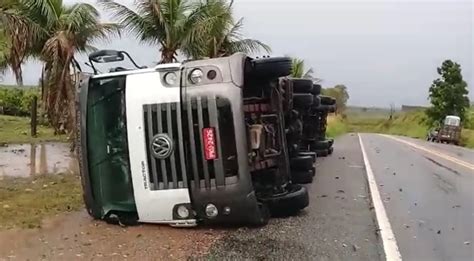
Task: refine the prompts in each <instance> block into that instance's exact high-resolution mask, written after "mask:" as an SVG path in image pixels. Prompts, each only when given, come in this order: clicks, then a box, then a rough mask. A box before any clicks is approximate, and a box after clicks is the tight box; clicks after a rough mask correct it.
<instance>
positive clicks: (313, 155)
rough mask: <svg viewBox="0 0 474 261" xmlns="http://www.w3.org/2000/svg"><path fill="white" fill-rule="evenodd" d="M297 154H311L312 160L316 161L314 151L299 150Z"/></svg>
mask: <svg viewBox="0 0 474 261" xmlns="http://www.w3.org/2000/svg"><path fill="white" fill-rule="evenodd" d="M298 155H299V156H311V157H312V158H313V161H314V162H316V159H317V158H318V156H317V155H316V153H314V152H311V151H300V152H299V153H298Z"/></svg>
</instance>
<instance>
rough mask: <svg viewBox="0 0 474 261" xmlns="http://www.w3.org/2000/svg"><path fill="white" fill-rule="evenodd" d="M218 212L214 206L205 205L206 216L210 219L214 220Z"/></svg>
mask: <svg viewBox="0 0 474 261" xmlns="http://www.w3.org/2000/svg"><path fill="white" fill-rule="evenodd" d="M218 213H219V211H218V210H217V207H216V206H215V205H214V204H207V206H206V216H208V217H210V218H214V217H216V216H217V214H218Z"/></svg>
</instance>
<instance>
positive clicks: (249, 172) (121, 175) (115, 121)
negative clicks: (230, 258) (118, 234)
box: [77, 50, 319, 226]
mask: <svg viewBox="0 0 474 261" xmlns="http://www.w3.org/2000/svg"><path fill="white" fill-rule="evenodd" d="M126 56H128V54H127V53H125V52H120V51H113V50H103V51H98V52H95V53H93V54H91V55H90V56H89V59H90V63H91V64H92V67H93V68H94V72H95V74H94V75H89V76H86V77H82V80H81V82H80V86H79V88H78V91H79V95H78V97H79V99H78V103H77V107H78V111H77V116H78V119H79V120H78V123H79V125H78V135H77V137H78V139H79V142H80V146H79V157H80V165H81V178H82V186H83V190H84V201H85V205H86V208H87V211H88V213H89V214H90V215H91V216H92V217H94V218H97V219H104V220H106V221H108V222H112V223H123V224H135V223H137V222H149V223H164V224H170V225H172V226H195V225H196V224H197V223H199V222H202V223H221V224H251V225H252V224H253V225H263V224H266V222H268V219H269V218H270V216H272V215H273V216H280V215H292V214H294V213H297V212H298V211H300V210H301V209H304V208H305V207H306V206H308V204H309V197H308V191H307V190H306V188H305V187H303V186H302V185H300V184H302V183H309V182H311V181H312V178H313V176H314V174H315V170H314V162H315V160H316V157H317V155H316V154H317V153H316V152H313V151H311V149H302V148H300V147H302V146H301V145H302V144H303V143H304V142H307V140H304V139H303V138H306V136H305V135H304V133H303V131H304V129H305V128H306V127H305V126H306V125H305V124H302V122H301V121H299V122H298V120H299V119H302V120H303V121H304V117H305V116H303V115H304V113H302V114H299V112H298V111H299V110H301V109H303V110H306V109H307V110H311V111H315V112H316V111H317V110H316V109H315V108H313V107H315V106H314V105H315V100H318V99H317V98H316V97H317V95H318V94H319V93H317V92H306V93H305V92H303V93H301V92H300V91H298V90H299V89H298V87H297V85H298V84H295V83H296V82H298V80H294V79H289V78H287V77H286V76H288V75H289V74H290V69H291V59H289V58H286V57H280V58H278V57H277V58H264V59H251V58H249V57H247V56H245V55H244V54H234V55H232V56H230V57H224V58H217V59H206V60H198V61H189V62H186V63H183V64H162V65H158V66H156V67H154V68H143V67H139V66H137V65H136V64H135V62H133V60H132V62H133V64H134V65H136V67H137V68H135V69H127V68H123V67H116V68H112V69H110V71H109V72H108V73H102V74H99V73H97V70H96V69H95V67H94V66H93V64H94V63H108V62H116V61H122V60H124V58H125V57H126ZM128 57H129V56H128ZM311 86H312V87H313V84H312V82H311ZM295 90H296V91H295ZM316 103H319V101H317V102H316ZM316 107H317V106H316ZM310 125H311V124H310ZM308 126H309V125H308ZM318 126H319V125H318ZM308 148H309V147H308Z"/></svg>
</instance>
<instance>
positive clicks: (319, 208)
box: [207, 135, 383, 260]
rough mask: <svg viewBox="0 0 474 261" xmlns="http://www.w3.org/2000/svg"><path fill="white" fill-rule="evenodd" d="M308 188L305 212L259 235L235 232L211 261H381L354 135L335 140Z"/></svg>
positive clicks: (214, 251)
mask: <svg viewBox="0 0 474 261" xmlns="http://www.w3.org/2000/svg"><path fill="white" fill-rule="evenodd" d="M316 176H317V178H316V180H315V181H314V182H313V184H311V185H308V186H307V188H308V190H309V192H310V206H309V207H308V208H306V209H305V210H304V211H303V212H302V213H300V215H298V216H295V217H290V218H286V219H273V220H271V222H270V224H269V225H267V226H265V227H263V228H261V229H240V230H238V231H236V232H232V233H229V234H228V235H227V236H226V237H225V238H224V239H223V240H220V241H219V242H218V243H217V244H216V245H215V246H214V247H213V248H212V249H211V252H210V254H209V255H208V256H207V257H208V258H209V259H214V260H222V259H226V260H242V259H244V260H381V259H382V257H383V253H382V249H381V243H380V241H379V239H378V236H377V227H376V224H375V222H374V214H373V210H372V208H371V203H370V198H369V194H368V187H367V179H366V175H365V169H364V163H363V160H362V154H361V151H360V146H359V141H358V137H357V135H346V136H343V137H341V138H339V139H337V140H336V142H335V149H334V154H333V155H332V156H330V157H327V158H321V159H318V166H317V174H316Z"/></svg>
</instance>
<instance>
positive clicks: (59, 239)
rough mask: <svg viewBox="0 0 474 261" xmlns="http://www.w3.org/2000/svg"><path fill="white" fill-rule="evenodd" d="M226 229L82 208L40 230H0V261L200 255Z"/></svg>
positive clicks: (168, 257) (148, 258)
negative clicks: (97, 214)
mask: <svg viewBox="0 0 474 261" xmlns="http://www.w3.org/2000/svg"><path fill="white" fill-rule="evenodd" d="M223 233H224V231H223V230H218V229H213V228H191V229H186V228H172V227H169V226H160V225H140V226H134V227H119V226H117V225H109V224H106V223H105V222H102V221H94V220H91V218H90V217H89V216H88V214H87V213H86V212H85V211H80V212H74V213H70V214H67V215H62V216H58V217H55V218H52V219H49V220H46V221H45V222H44V224H43V226H42V228H40V229H24V230H6V231H0V242H1V243H0V260H79V259H81V260H126V259H128V260H183V259H188V258H197V259H202V258H203V257H202V256H203V255H204V254H206V253H207V252H208V250H209V248H210V246H211V245H213V243H214V242H216V241H217V240H218V239H220V238H221V236H222V235H223Z"/></svg>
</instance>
